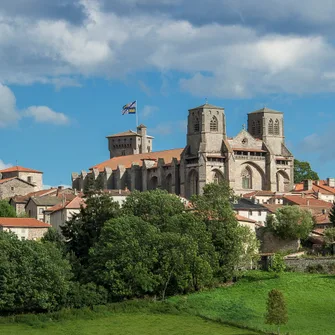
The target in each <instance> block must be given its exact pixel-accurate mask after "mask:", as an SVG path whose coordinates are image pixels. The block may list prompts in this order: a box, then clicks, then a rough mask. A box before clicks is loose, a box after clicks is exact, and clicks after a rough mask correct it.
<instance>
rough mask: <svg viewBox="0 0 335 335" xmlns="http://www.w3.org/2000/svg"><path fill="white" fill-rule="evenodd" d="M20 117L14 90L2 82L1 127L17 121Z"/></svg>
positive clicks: (0, 97) (0, 98) (0, 102)
mask: <svg viewBox="0 0 335 335" xmlns="http://www.w3.org/2000/svg"><path fill="white" fill-rule="evenodd" d="M19 118H20V116H19V114H18V112H17V110H16V99H15V96H14V94H13V92H12V91H11V90H10V89H9V88H8V87H7V86H5V85H2V84H1V83H0V127H5V126H7V125H9V124H12V123H15V122H17V121H18V120H19Z"/></svg>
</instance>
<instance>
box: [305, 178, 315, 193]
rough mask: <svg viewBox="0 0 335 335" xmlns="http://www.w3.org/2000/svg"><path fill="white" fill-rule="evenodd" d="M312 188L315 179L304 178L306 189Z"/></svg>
mask: <svg viewBox="0 0 335 335" xmlns="http://www.w3.org/2000/svg"><path fill="white" fill-rule="evenodd" d="M312 188H313V180H311V179H306V180H304V190H305V191H308V190H311V189H312Z"/></svg>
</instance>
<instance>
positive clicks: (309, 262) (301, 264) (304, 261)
mask: <svg viewBox="0 0 335 335" xmlns="http://www.w3.org/2000/svg"><path fill="white" fill-rule="evenodd" d="M285 264H286V266H288V267H289V268H290V269H292V270H294V271H298V272H305V271H306V269H307V267H309V266H316V265H322V267H323V268H324V270H325V272H327V270H328V266H329V265H334V264H335V258H325V257H322V258H321V257H319V258H288V259H285Z"/></svg>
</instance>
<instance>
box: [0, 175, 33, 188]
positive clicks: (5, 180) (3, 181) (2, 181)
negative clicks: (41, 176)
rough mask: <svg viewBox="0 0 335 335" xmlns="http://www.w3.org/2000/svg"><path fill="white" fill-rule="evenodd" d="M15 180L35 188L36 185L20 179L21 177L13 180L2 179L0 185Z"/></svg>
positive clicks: (12, 178)
mask: <svg viewBox="0 0 335 335" xmlns="http://www.w3.org/2000/svg"><path fill="white" fill-rule="evenodd" d="M14 179H16V180H19V181H21V182H22V183H25V184H28V185H30V186H35V185H34V184H32V183H29V182H28V181H26V180H23V179H21V178H19V177H11V178H4V179H0V184H4V183H7V182H9V181H11V180H14Z"/></svg>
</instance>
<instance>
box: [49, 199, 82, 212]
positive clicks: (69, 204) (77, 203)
mask: <svg viewBox="0 0 335 335" xmlns="http://www.w3.org/2000/svg"><path fill="white" fill-rule="evenodd" d="M84 204H85V201H84V199H83V198H81V197H75V198H74V199H72V200H68V201H65V202H64V203H59V204H57V205H55V206H52V207H50V208H48V209H47V210H46V212H51V213H54V212H57V211H59V210H61V209H65V208H66V209H80V207H81V206H82V205H84Z"/></svg>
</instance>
